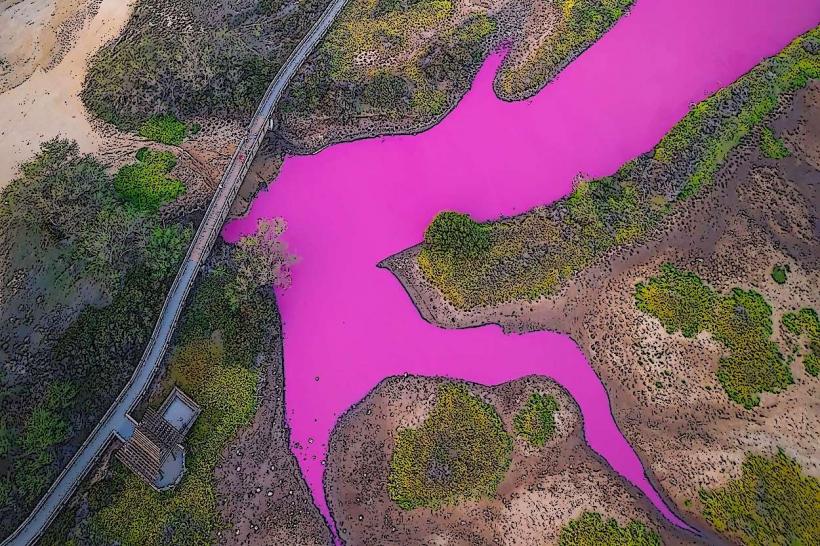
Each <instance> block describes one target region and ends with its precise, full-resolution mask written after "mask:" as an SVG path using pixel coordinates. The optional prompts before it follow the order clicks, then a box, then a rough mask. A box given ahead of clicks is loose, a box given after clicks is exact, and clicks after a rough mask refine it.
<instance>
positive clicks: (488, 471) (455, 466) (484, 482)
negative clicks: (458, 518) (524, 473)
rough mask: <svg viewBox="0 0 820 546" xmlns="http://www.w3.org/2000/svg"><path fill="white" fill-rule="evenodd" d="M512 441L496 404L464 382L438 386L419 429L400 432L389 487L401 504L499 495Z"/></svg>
mask: <svg viewBox="0 0 820 546" xmlns="http://www.w3.org/2000/svg"><path fill="white" fill-rule="evenodd" d="M511 455H512V440H511V439H510V437H509V435H508V434H507V432H506V431H505V430H504V424H503V423H502V422H501V418H500V417H499V416H498V413H497V412H496V410H495V408H493V407H492V406H491V405H490V404H488V403H486V402H484V401H483V400H481V399H480V398H478V397H476V396H473V395H471V394H470V393H469V392H468V391H467V389H466V388H465V387H463V386H460V385H454V384H450V383H446V384H443V385H441V386H440V387H439V388H438V391H437V393H436V404H435V406H434V407H433V410H432V411H431V412H430V415H429V417H427V419H426V420H425V421H424V423H422V425H421V426H420V427H419V428H416V429H411V428H405V429H401V430H399V432H398V436H397V437H396V447H395V449H394V451H393V454H392V455H391V457H390V474H389V476H388V482H387V489H388V491H389V493H390V498H391V499H393V500H394V501H395V502H396V503H397V504H398V505H399V506H400V507H401V508H403V509H405V510H410V509H413V508H418V507H428V508H433V509H435V508H438V507H440V506H442V505H446V504H456V503H458V502H460V501H462V500H465V499H480V498H482V497H489V496H492V495H494V494H495V491H496V489H497V488H498V485H499V484H500V483H501V481H502V480H503V479H504V475H505V473H506V472H507V469H508V468H509V466H510V457H511Z"/></svg>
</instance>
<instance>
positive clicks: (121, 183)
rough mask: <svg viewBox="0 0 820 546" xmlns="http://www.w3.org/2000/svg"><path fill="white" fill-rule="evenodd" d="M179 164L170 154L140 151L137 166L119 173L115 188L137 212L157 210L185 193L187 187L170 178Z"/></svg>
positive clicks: (134, 164) (121, 170)
mask: <svg viewBox="0 0 820 546" xmlns="http://www.w3.org/2000/svg"><path fill="white" fill-rule="evenodd" d="M176 163H177V159H176V157H175V156H174V154H172V153H171V152H160V151H156V150H149V149H147V148H142V149H141V150H139V151H138V152H137V163H132V164H130V165H125V166H123V167H122V168H120V170H119V171H117V174H116V176H114V189H115V190H116V191H117V194H118V195H119V196H120V198H121V199H122V200H123V201H125V202H126V203H128V204H129V205H130V206H131V207H133V208H134V209H135V210H138V211H156V210H157V209H158V208H159V207H160V206H161V205H163V204H165V203H168V202H170V201H173V200H174V199H176V198H177V197H179V196H180V195H182V194H183V193H185V184H183V183H182V182H181V181H180V180H177V179H176V178H170V177H169V176H168V173H169V172H171V170H172V169H173V168H174V166H176Z"/></svg>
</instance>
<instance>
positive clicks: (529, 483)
mask: <svg viewBox="0 0 820 546" xmlns="http://www.w3.org/2000/svg"><path fill="white" fill-rule="evenodd" d="M442 383H446V381H445V380H444V379H442V378H427V377H417V376H402V377H391V378H388V379H385V380H383V381H382V382H381V383H380V384H379V385H378V386H377V387H375V388H374V390H373V391H371V392H370V394H368V395H367V396H366V397H365V398H364V399H363V400H362V401H361V402H360V403H359V404H357V405H356V406H354V407H353V408H352V409H351V410H350V411H348V412H347V413H346V414H345V415H344V416H343V417H342V418H341V419H340V420H339V422H338V424H337V425H336V428H335V429H334V432H333V435H332V437H331V443H330V452H329V457H328V463H327V474H326V477H325V484H326V485H325V487H326V491H327V495H328V501H329V505H330V508H331V510H332V512H333V515H334V518H335V520H336V526H337V529H338V531H339V534H340V536H341V538H342V539H343V540H344V541H345V543H347V544H385V543H395V544H439V543H449V544H520V545H525V544H554V543H556V542H557V540H558V535H559V532H560V530H561V528H562V527H563V526H564V525H565V524H566V523H567V522H568V521H569V520H571V519H575V518H577V517H579V516H580V515H581V514H582V513H584V512H598V513H601V514H603V515H604V517H606V518H614V519H615V520H616V521H617V522H618V523H619V524H621V525H625V524H627V523H628V522H629V521H632V520H635V521H639V522H642V523H643V524H645V525H646V526H648V527H649V528H650V529H652V530H655V531H656V532H657V533H658V534H659V535H660V536H661V539H662V541H663V543H664V544H666V545H671V544H698V543H700V542H699V541H698V540H697V539H696V538H695V537H694V536H693V535H691V534H688V533H686V532H684V531H682V530H680V529H677V528H675V527H674V526H672V525H671V524H669V523H668V522H666V521H665V520H664V519H663V517H662V516H661V515H660V514H659V513H658V512H657V511H656V510H655V509H654V507H653V506H652V505H651V504H649V502H648V501H647V500H646V498H645V497H643V495H642V494H641V493H640V492H639V491H638V490H637V489H636V488H634V487H632V486H630V485H628V484H627V482H625V481H624V480H623V479H622V478H621V477H620V476H618V475H617V474H616V473H615V472H614V471H613V470H612V469H611V468H610V467H609V466H608V465H607V464H606V463H605V462H603V461H602V460H601V459H600V457H598V456H597V455H596V454H595V453H594V452H593V451H591V450H590V448H589V447H588V446H587V445H586V442H585V441H584V438H583V429H582V418H581V414H580V411H579V409H578V406H577V405H576V403H575V402H574V400H573V399H572V398H571V397H570V396H569V395H568V394H567V393H566V392H565V391H564V390H563V389H561V387H559V386H558V385H556V384H555V383H554V382H553V381H551V380H549V379H546V378H542V377H536V376H531V377H527V378H523V379H520V380H517V381H514V382H510V383H505V384H503V385H499V386H496V387H484V386H480V385H474V384H468V385H467V388H468V390H469V392H470V393H471V394H473V395H475V396H478V397H480V398H481V399H482V400H484V401H485V402H488V403H489V404H491V405H492V406H493V407H494V408H495V409H496V410H497V411H498V412H499V414H500V416H501V420H502V422H503V425H504V428H505V429H506V430H507V431H510V432H511V431H513V430H514V423H513V420H514V416H515V415H516V414H517V413H518V412H519V411H520V409H521V408H522V407H523V406H524V404H525V403H526V402H527V399H528V398H529V397H530V396H531V395H532V394H533V393H536V392H537V393H540V394H543V395H548V396H552V397H553V398H554V399H555V400H556V401H557V406H558V410H557V411H556V412H555V414H554V419H555V432H554V433H553V435H552V436H551V438H550V439H549V440H548V441H547V442H546V443H545V444H544V445H543V446H536V445H532V444H531V443H529V442H528V441H527V440H526V439H525V438H523V437H521V436H515V437H514V439H513V442H514V443H513V452H512V461H511V463H510V466H509V469H508V470H507V472H506V475H505V477H504V479H503V481H502V482H501V483H500V485H499V486H498V489H497V492H496V494H495V495H494V496H492V497H489V498H482V499H481V500H477V501H467V500H464V501H461V502H459V503H457V504H450V505H446V506H444V507H441V508H438V509H435V510H431V509H428V508H414V509H411V510H404V509H402V508H400V507H399V505H398V504H396V503H395V502H394V501H393V500H391V498H390V496H389V494H388V490H387V488H386V487H385V484H386V483H387V482H388V474H389V472H390V464H389V461H390V457H391V455H392V453H393V451H394V446H395V444H396V432H397V431H398V430H400V429H402V428H406V427H411V428H414V427H418V426H419V425H420V424H421V423H422V422H423V421H424V420H425V418H427V416H428V415H429V414H430V411H431V408H432V406H433V402H434V401H435V399H436V389H437V387H438V386H439V385H441V384H442Z"/></svg>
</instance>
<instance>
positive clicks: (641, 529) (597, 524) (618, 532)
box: [558, 512, 661, 546]
mask: <svg viewBox="0 0 820 546" xmlns="http://www.w3.org/2000/svg"><path fill="white" fill-rule="evenodd" d="M558 544H559V546H660V545H661V539H660V537H659V536H658V534H657V533H656V532H654V531H652V530H651V529H648V528H647V527H646V525H644V524H643V523H641V522H639V521H635V520H632V521H630V522H629V523H628V524H627V525H626V526H625V527H621V526H620V525H618V522H617V521H615V520H614V519H608V520H604V518H603V516H602V515H601V514H599V513H598V512H584V513H583V514H582V515H581V517H579V518H578V519H575V520H572V521H570V522H569V523H567V524H566V525H565V526H564V527H563V528H562V529H561V532H560V533H559V535H558Z"/></svg>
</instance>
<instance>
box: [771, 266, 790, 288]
mask: <svg viewBox="0 0 820 546" xmlns="http://www.w3.org/2000/svg"><path fill="white" fill-rule="evenodd" d="M788 273H789V266H788V264H786V265H776V266H774V267H773V268H772V279H773V280H774V282H776V283H777V284H785V283H786V280H787V278H788Z"/></svg>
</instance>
